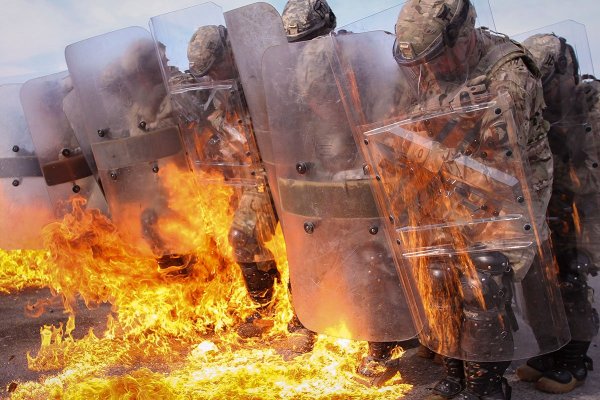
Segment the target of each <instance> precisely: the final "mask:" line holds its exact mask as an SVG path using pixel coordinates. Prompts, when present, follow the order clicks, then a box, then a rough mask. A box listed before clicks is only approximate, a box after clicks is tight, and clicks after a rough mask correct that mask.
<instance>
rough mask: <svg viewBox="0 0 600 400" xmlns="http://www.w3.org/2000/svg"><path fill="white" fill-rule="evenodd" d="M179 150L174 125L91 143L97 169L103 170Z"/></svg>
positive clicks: (171, 153) (150, 159)
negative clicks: (139, 134) (141, 133)
mask: <svg viewBox="0 0 600 400" xmlns="http://www.w3.org/2000/svg"><path fill="white" fill-rule="evenodd" d="M181 150H182V146H181V140H180V137H179V131H178V129H177V128H176V127H168V128H164V129H159V130H156V131H154V132H150V133H146V134H143V135H141V136H132V137H128V138H124V139H114V140H111V141H108V142H103V143H94V144H92V152H93V153H94V158H95V159H96V164H97V166H98V169H99V170H103V171H107V170H111V169H118V168H125V167H130V166H133V165H137V164H141V163H144V162H152V161H156V160H159V159H161V158H165V157H169V156H172V155H174V154H177V153H179V152H180V151H181Z"/></svg>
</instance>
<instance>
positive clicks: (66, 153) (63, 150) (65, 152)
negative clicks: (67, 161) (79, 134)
mask: <svg viewBox="0 0 600 400" xmlns="http://www.w3.org/2000/svg"><path fill="white" fill-rule="evenodd" d="M60 154H62V155H63V156H65V157H69V156H70V155H71V150H69V149H66V148H65V149H62V150H61V151H60Z"/></svg>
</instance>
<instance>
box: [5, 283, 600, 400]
mask: <svg viewBox="0 0 600 400" xmlns="http://www.w3.org/2000/svg"><path fill="white" fill-rule="evenodd" d="M592 283H593V285H594V286H595V288H596V290H597V292H599V293H600V277H599V278H595V279H592ZM49 297H50V293H49V291H48V290H45V289H29V290H25V291H22V292H20V293H17V294H9V295H0V315H1V316H2V320H1V321H2V322H1V325H0V388H1V389H0V390H1V391H0V398H5V397H8V395H9V394H8V393H7V388H8V387H9V386H10V384H11V382H13V381H16V380H19V381H26V380H36V379H37V378H38V377H39V376H40V375H39V373H37V372H33V371H29V370H28V369H27V358H26V354H27V352H32V353H35V352H36V351H37V349H38V348H39V342H40V335H39V332H40V327H41V326H42V325H44V324H56V323H58V322H59V321H66V316H65V315H64V314H63V312H62V308H61V307H60V305H59V304H54V305H49V306H48V307H47V309H46V312H45V313H44V314H42V316H40V317H39V318H30V317H27V316H26V315H25V308H26V306H27V305H28V304H33V303H34V302H35V301H36V300H39V299H44V298H49ZM81 311H82V312H80V313H79V314H78V318H77V329H76V331H75V333H74V336H76V337H77V336H82V335H83V334H84V333H85V332H87V331H88V330H89V328H94V327H95V328H98V331H99V332H100V331H101V327H103V326H105V323H106V316H107V315H108V313H110V309H109V307H108V306H104V307H100V308H98V309H95V310H81ZM599 344H600V341H599V340H598V338H596V339H595V340H594V342H593V343H592V346H591V348H590V352H589V355H590V356H591V357H592V358H593V359H594V360H595V361H596V362H597V364H599V365H600V349H599V347H598V346H599ZM415 352H416V350H415V349H410V350H408V351H407V353H406V354H405V355H404V357H403V360H402V368H401V370H402V372H403V375H402V378H403V381H405V382H409V383H411V384H413V385H414V389H413V390H412V391H411V392H410V393H409V394H408V395H407V396H405V397H404V399H407V400H417V399H423V398H424V397H425V396H426V395H427V394H428V393H429V392H430V388H431V387H432V386H433V385H434V384H435V382H436V381H437V380H438V379H440V378H441V377H442V368H441V367H440V366H438V365H435V364H433V363H432V362H431V361H430V360H424V359H421V358H419V357H417V355H416V354H415ZM521 362H522V361H516V362H514V363H513V364H512V365H511V367H510V368H509V370H508V374H507V378H508V379H509V381H510V383H511V385H512V387H513V399H517V400H518V399H526V400H535V399H556V400H563V399H580V400H592V399H594V400H600V379H599V374H600V368H598V370H596V371H592V372H591V373H590V375H589V377H588V379H587V382H586V384H585V385H584V386H583V387H581V388H578V389H576V390H574V391H573V392H571V393H569V394H565V395H548V394H544V393H540V392H537V391H536V390H534V389H533V386H532V385H531V384H527V383H522V382H519V381H518V379H517V377H516V376H515V374H514V369H515V368H516V367H517V366H518V365H520V364H521Z"/></svg>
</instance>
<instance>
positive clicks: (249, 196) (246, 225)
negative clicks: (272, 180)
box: [177, 25, 280, 337]
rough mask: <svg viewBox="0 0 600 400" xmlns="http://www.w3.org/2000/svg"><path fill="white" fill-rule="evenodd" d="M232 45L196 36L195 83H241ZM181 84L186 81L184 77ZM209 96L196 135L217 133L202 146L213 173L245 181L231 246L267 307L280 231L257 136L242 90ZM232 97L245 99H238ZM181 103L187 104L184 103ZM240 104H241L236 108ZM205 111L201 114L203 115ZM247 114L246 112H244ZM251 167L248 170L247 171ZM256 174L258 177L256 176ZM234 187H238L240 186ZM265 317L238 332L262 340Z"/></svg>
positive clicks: (205, 34)
mask: <svg viewBox="0 0 600 400" xmlns="http://www.w3.org/2000/svg"><path fill="white" fill-rule="evenodd" d="M229 52H230V45H229V42H228V39H227V29H226V28H225V27H224V26H216V25H207V26H202V27H200V28H198V29H197V30H196V31H195V33H194V34H193V36H192V38H191V40H190V42H189V44H188V49H187V55H188V60H189V62H190V63H189V65H190V74H191V77H192V78H191V81H194V82H198V81H203V80H204V81H205V82H210V81H211V80H215V81H218V80H232V79H237V78H236V77H237V71H236V70H235V66H234V64H233V61H232V57H231V55H230V54H229ZM177 79H182V78H181V77H180V76H178V77H177ZM190 93H194V95H196V96H204V95H205V94H206V93H205V92H203V91H197V92H190ZM211 96H212V95H207V97H206V98H204V97H203V98H202V99H200V100H201V101H200V103H204V104H205V105H200V106H193V103H194V100H193V99H189V96H188V97H187V98H184V100H186V99H187V100H186V101H191V103H192V107H191V109H192V110H194V111H195V112H197V113H200V115H194V116H193V120H194V121H196V122H197V123H199V124H200V126H199V127H197V128H195V129H196V130H199V131H202V130H208V131H209V132H212V133H211V134H210V135H207V136H206V139H207V140H206V141H205V142H203V143H200V144H196V147H197V148H198V147H200V149H198V150H197V151H199V152H200V153H202V155H201V156H200V157H201V158H203V159H205V160H207V161H208V163H209V164H212V167H210V168H211V169H215V170H219V171H220V172H221V173H222V174H223V176H224V178H225V181H226V182H228V181H232V183H233V180H235V179H237V178H240V176H239V175H240V174H243V176H241V178H243V179H245V180H246V181H245V182H244V183H242V184H241V186H240V187H241V189H240V192H239V194H237V195H236V196H234V197H233V198H232V207H234V208H235V213H234V218H233V222H232V224H231V227H230V230H229V242H230V243H231V246H232V247H233V253H234V254H233V255H234V259H235V260H236V262H237V263H238V264H239V266H240V268H241V270H242V275H243V277H244V281H245V283H246V287H247V289H248V292H249V294H250V297H251V298H252V299H253V300H254V301H256V302H257V303H259V304H260V305H261V307H266V306H267V305H268V303H269V302H270V301H271V298H272V295H273V285H274V282H275V280H276V279H280V277H279V272H278V270H277V266H276V264H275V260H274V255H273V254H272V253H271V251H269V250H268V249H267V248H266V247H265V243H266V242H267V241H269V240H270V239H271V238H272V237H273V235H274V233H275V228H276V225H277V219H276V214H275V211H274V205H273V200H272V197H271V192H270V190H269V187H268V185H267V184H266V179H265V178H264V176H263V175H264V171H263V169H262V166H261V163H262V161H261V159H260V155H259V153H258V149H257V146H256V144H255V143H254V142H253V141H254V137H253V132H252V131H251V126H250V123H249V120H245V119H244V118H246V116H245V115H239V113H240V110H237V109H236V106H235V105H234V102H239V104H241V107H244V108H245V107H247V106H246V103H245V99H244V96H243V93H242V92H241V89H238V92H237V93H236V92H235V91H233V90H232V91H231V92H229V91H226V92H223V91H217V93H216V95H214V98H211ZM228 96H239V97H236V98H233V97H228ZM178 101H181V98H180V97H178ZM236 104H237V103H236ZM177 106H178V109H182V111H184V112H185V111H186V105H185V104H178V105H177ZM198 109H199V111H198ZM242 113H243V111H242ZM246 167H248V168H246ZM250 170H252V174H250V172H249V171H250ZM233 187H236V186H235V184H234V186H233ZM258 318H260V314H255V315H253V316H251V317H249V319H248V321H247V322H246V323H245V324H242V325H241V326H240V327H239V328H238V333H239V334H240V335H241V336H244V337H250V336H258V335H260V334H261V333H262V331H263V330H264V327H262V325H260V324H255V323H254V321H255V319H258Z"/></svg>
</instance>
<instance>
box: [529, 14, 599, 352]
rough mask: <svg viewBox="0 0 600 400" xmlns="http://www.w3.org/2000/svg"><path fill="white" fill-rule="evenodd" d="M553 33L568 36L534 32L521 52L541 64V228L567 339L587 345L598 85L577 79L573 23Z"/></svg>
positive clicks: (593, 269)
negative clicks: (548, 161)
mask: <svg viewBox="0 0 600 400" xmlns="http://www.w3.org/2000/svg"><path fill="white" fill-rule="evenodd" d="M553 28H556V29H557V31H558V32H560V33H561V34H567V33H568V34H569V36H567V37H564V36H557V35H555V34H554V33H536V34H534V35H532V36H529V37H528V38H526V39H525V40H524V42H523V45H524V46H526V47H527V48H528V49H529V50H530V52H531V53H532V55H533V57H534V58H535V59H536V60H537V61H538V62H539V63H540V64H541V66H540V69H541V72H542V81H543V85H544V100H545V102H546V109H545V110H544V118H545V119H546V120H547V121H548V122H549V123H550V130H549V132H548V140H549V142H550V148H551V150H552V154H553V158H554V181H553V185H552V196H551V198H550V204H549V206H548V225H549V227H550V230H551V237H552V244H553V248H554V251H555V253H556V260H557V263H558V266H559V280H560V282H561V290H562V294H563V301H564V303H565V308H566V312H567V318H568V320H569V327H570V330H571V336H572V338H573V340H579V341H590V340H591V339H592V338H593V337H594V336H595V335H596V334H597V333H598V315H597V313H596V311H595V310H594V309H593V306H592V302H593V300H592V299H593V290H592V289H591V288H590V287H589V286H588V284H587V282H588V274H591V275H596V274H597V270H598V265H600V264H598V263H599V262H600V253H598V247H599V245H600V235H599V234H598V233H597V232H600V218H599V216H598V207H599V206H600V203H599V201H600V192H599V189H600V187H599V186H598V184H597V182H598V178H597V174H598V172H597V168H598V160H599V159H600V147H599V145H600V143H599V142H598V130H599V129H600V126H599V125H598V124H599V122H598V121H599V120H598V118H599V115H600V114H599V110H600V102H599V101H598V94H599V89H600V84H599V82H598V81H597V80H595V79H593V78H591V79H585V80H582V79H581V77H580V75H579V70H578V67H579V61H578V57H579V56H581V57H582V59H583V60H585V59H587V58H588V57H586V56H585V53H584V51H583V50H584V49H587V37H586V36H585V35H582V36H583V37H581V36H580V35H578V33H581V31H580V30H579V29H577V28H579V26H578V24H577V23H575V22H573V21H567V22H565V23H563V24H560V26H559V25H555V26H553ZM584 33H585V31H583V34H584ZM572 43H573V44H572ZM577 48H578V49H577Z"/></svg>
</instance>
